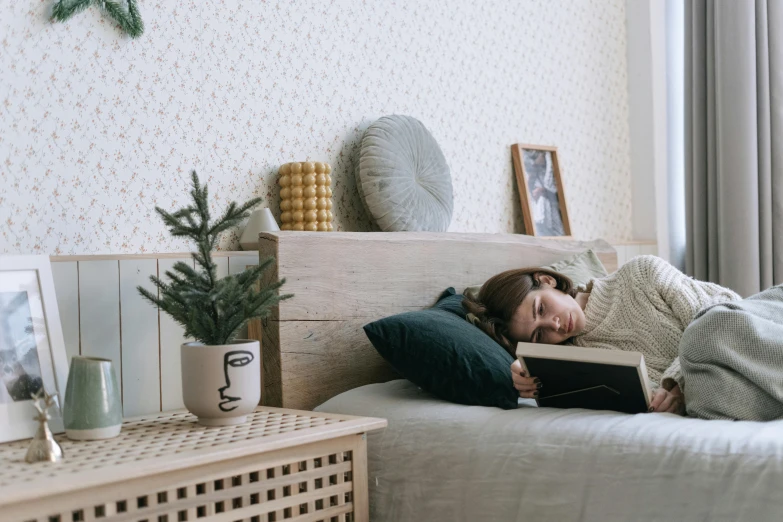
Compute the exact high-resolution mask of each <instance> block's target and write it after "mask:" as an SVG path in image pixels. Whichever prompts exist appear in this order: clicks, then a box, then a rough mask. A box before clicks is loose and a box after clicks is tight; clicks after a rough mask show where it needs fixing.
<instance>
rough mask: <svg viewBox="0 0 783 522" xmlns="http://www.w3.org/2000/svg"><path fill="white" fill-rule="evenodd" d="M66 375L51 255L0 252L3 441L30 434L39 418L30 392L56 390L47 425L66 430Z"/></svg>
mask: <svg viewBox="0 0 783 522" xmlns="http://www.w3.org/2000/svg"><path fill="white" fill-rule="evenodd" d="M67 379H68V359H67V357H66V354H65V341H64V340H63V331H62V325H61V324H60V314H59V310H58V308H57V298H56V296H55V289H54V279H53V277H52V267H51V264H50V262H49V257H48V256H45V255H43V256H37V255H36V256H0V443H2V442H8V441H12V440H19V439H25V438H30V437H32V436H33V435H35V432H36V429H37V428H38V422H37V421H35V420H33V417H34V416H35V413H36V411H35V408H34V407H33V401H32V399H31V398H29V399H24V396H25V395H28V394H29V392H30V391H34V390H36V389H40V387H41V385H42V386H43V387H44V389H45V390H46V391H47V392H48V393H50V394H54V393H57V398H56V400H55V406H54V407H53V408H50V409H49V414H50V415H51V420H50V421H49V428H50V429H51V430H52V432H54V433H60V432H62V431H63V416H62V406H61V405H62V403H63V394H64V393H65V384H66V382H67Z"/></svg>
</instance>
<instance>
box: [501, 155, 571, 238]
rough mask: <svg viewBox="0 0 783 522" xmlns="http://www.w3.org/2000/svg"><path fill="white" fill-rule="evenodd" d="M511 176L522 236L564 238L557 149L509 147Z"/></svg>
mask: <svg viewBox="0 0 783 522" xmlns="http://www.w3.org/2000/svg"><path fill="white" fill-rule="evenodd" d="M511 156H512V159H513V161H514V173H515V175H516V178H517V188H518V189H519V202H520V204H521V205H522V219H524V221H525V234H528V235H531V236H540V237H568V236H570V235H571V224H570V223H569V221H568V208H567V207H566V200H565V194H564V193H563V183H562V181H561V179H560V163H559V162H558V160H557V147H549V146H547V145H522V144H519V143H517V144H514V145H512V146H511Z"/></svg>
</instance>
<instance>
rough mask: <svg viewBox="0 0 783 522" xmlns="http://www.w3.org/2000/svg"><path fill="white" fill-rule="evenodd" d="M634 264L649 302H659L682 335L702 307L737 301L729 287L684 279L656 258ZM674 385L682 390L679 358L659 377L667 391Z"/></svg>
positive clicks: (647, 257) (668, 265)
mask: <svg viewBox="0 0 783 522" xmlns="http://www.w3.org/2000/svg"><path fill="white" fill-rule="evenodd" d="M634 262H635V263H636V264H637V269H638V274H637V275H638V276H640V277H639V279H641V281H643V282H644V283H645V284H648V285H649V286H648V287H647V290H648V292H649V294H650V297H651V301H653V302H654V303H655V302H659V300H660V301H662V302H663V303H664V304H665V306H666V308H668V309H669V310H671V313H672V315H673V317H674V319H675V320H676V321H677V322H678V323H679V325H680V329H681V330H682V331H683V332H684V331H685V328H687V327H688V325H689V324H690V323H691V321H693V318H694V317H695V316H696V314H697V313H698V312H699V311H700V310H701V309H702V308H704V307H706V306H709V305H712V304H716V303H722V302H726V301H733V300H736V299H740V296H739V295H737V294H736V293H735V292H733V291H732V290H729V289H728V288H724V287H722V286H720V285H716V284H714V283H707V282H705V281H699V280H696V279H693V278H691V277H688V276H686V275H685V274H683V273H682V272H680V271H679V270H678V269H677V268H675V267H673V266H672V265H670V264H669V263H667V262H666V261H664V260H663V259H661V258H659V257H655V256H641V257H639V258H636V259H634ZM675 384H678V385H679V386H680V389H681V390H683V391H684V390H685V383H684V382H683V379H682V373H681V371H680V358H679V357H676V358H675V359H674V361H672V363H671V364H670V365H669V367H668V368H667V369H666V371H664V372H663V376H662V378H661V386H663V387H664V388H665V389H667V390H670V389H672V388H673V387H674V386H675Z"/></svg>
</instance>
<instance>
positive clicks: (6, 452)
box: [0, 408, 385, 522]
mask: <svg viewBox="0 0 783 522" xmlns="http://www.w3.org/2000/svg"><path fill="white" fill-rule="evenodd" d="M194 420H195V418H194V417H193V416H192V415H190V414H188V413H184V412H178V413H172V414H160V415H155V416H150V417H145V418H142V419H137V420H134V421H130V422H127V423H126V424H125V425H124V426H123V431H122V434H121V435H120V437H118V438H116V439H109V440H104V441H94V442H75V441H68V440H65V439H62V438H60V439H61V443H62V446H63V449H64V451H65V454H66V460H64V461H63V462H62V463H61V464H59V465H51V464H37V465H27V464H25V463H24V462H23V457H24V450H25V449H26V445H27V441H20V442H14V443H10V444H4V445H0V463H2V470H0V492H2V493H0V519H2V520H3V522H5V521H6V520H8V521H12V520H13V521H16V520H18V521H20V522H25V521H28V520H29V521H35V522H88V521H90V522H125V521H145V522H184V521H192V520H207V519H208V520H220V521H226V522H230V521H236V520H242V521H248V522H249V521H252V522H273V521H274V522H277V521H281V520H296V521H326V522H338V521H339V522H353V521H356V522H360V521H362V520H365V518H364V516H365V513H366V488H367V484H366V481H367V479H366V476H367V475H366V442H365V440H364V436H363V435H362V432H364V431H368V430H371V429H377V428H379V427H383V425H385V421H383V420H382V419H362V418H352V417H347V416H339V415H328V414H317V413H311V412H294V411H290V410H277V409H273V408H264V409H259V411H257V412H256V413H255V414H253V415H252V416H250V418H249V422H247V423H246V424H243V425H239V426H227V427H223V428H206V427H203V426H199V425H197V424H195V422H194ZM355 477H356V479H357V480H359V482H358V483H356V482H355ZM357 495H358V499H359V500H358V502H359V504H361V506H360V508H361V509H360V510H359V511H356V508H357ZM22 497H25V498H24V499H23V498H22ZM36 497H37V498H36ZM20 500H25V501H24V502H20Z"/></svg>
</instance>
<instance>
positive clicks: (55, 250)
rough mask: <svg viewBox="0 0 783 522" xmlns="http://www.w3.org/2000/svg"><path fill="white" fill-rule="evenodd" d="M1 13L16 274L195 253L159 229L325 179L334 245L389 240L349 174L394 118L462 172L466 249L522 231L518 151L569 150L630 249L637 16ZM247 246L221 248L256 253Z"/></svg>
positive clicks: (6, 208)
mask: <svg viewBox="0 0 783 522" xmlns="http://www.w3.org/2000/svg"><path fill="white" fill-rule="evenodd" d="M52 1H53V0H14V1H6V2H0V76H1V77H2V81H0V122H1V123H2V131H1V132H0V253H47V254H92V253H94V254H98V253H142V252H166V251H184V250H186V249H187V248H188V245H187V244H186V243H184V242H183V241H181V240H175V239H172V238H171V237H169V235H168V233H167V232H166V230H165V228H164V227H163V225H162V223H161V222H160V220H159V219H158V217H157V215H156V214H155V212H154V208H155V206H156V205H158V206H161V207H164V208H167V209H173V208H176V207H178V206H180V205H182V204H183V203H185V202H186V200H187V183H188V177H189V171H190V170H191V169H196V170H197V171H198V173H199V174H200V176H201V178H202V180H203V181H206V182H208V183H209V186H210V189H211V194H212V198H213V199H212V203H213V205H214V211H215V213H218V212H219V211H220V210H221V209H222V208H223V207H224V206H225V205H226V203H227V202H229V201H231V200H244V199H246V198H249V197H251V196H261V197H263V198H264V199H265V200H266V202H267V204H268V205H269V206H270V207H271V208H272V211H273V212H274V213H275V215H276V216H278V217H279V213H280V210H279V207H278V203H277V187H276V185H275V181H276V172H277V167H278V166H279V165H280V164H282V163H285V162H288V161H294V160H296V161H303V160H305V159H310V160H313V161H326V162H329V163H331V164H332V166H333V169H334V172H333V174H332V176H333V178H334V203H335V225H336V229H337V230H348V231H365V230H371V226H370V223H369V221H368V218H367V216H366V214H365V212H364V210H363V209H362V206H361V203H360V201H359V199H358V196H357V193H356V187H355V183H354V177H353V170H354V164H355V159H356V157H357V151H358V147H359V143H360V140H361V136H362V133H363V131H364V130H365V129H366V128H367V126H368V125H369V124H370V123H372V122H373V121H374V120H375V119H377V118H379V117H380V116H383V115H387V114H395V113H396V114H408V115H411V116H414V117H416V118H418V119H420V120H421V121H422V122H424V124H425V125H426V126H427V127H428V128H429V129H430V131H431V132H432V133H433V135H434V136H435V138H436V139H437V140H438V142H439V143H440V145H441V147H442V149H443V152H444V154H445V156H446V158H447V159H448V161H449V164H450V166H451V169H452V176H453V182H454V189H455V204H454V218H453V221H452V224H451V228H450V230H451V231H454V232H490V233H496V232H502V233H506V232H519V231H520V227H521V222H522V219H521V212H520V210H519V202H518V196H517V193H516V188H515V182H514V177H513V171H512V167H511V154H510V148H509V147H510V145H511V144H513V143H517V142H521V143H540V144H550V145H556V146H557V147H559V151H560V160H561V164H562V173H563V178H564V179H563V184H564V186H565V189H566V197H567V200H568V206H569V213H570V216H571V221H572V230H573V233H574V235H575V236H576V237H578V238H592V237H604V238H609V239H614V240H622V239H629V238H630V235H631V220H630V215H631V203H630V201H631V180H630V175H629V130H628V95H627V78H626V36H625V12H624V2H625V0H558V1H553V0H524V1H520V0H504V1H501V0H486V1H481V2H475V1H473V0H426V1H422V0H384V1H382V0H331V1H326V0H324V1H320V0H309V1H303V0H296V1H294V0H254V1H246V0H245V1H240V0H209V1H201V0H182V1H171V0H165V1H164V0H140V1H139V6H140V9H141V11H142V15H143V17H144V22H145V25H146V33H145V34H144V36H142V37H141V38H140V39H138V40H131V39H130V38H128V37H127V36H124V35H123V34H122V33H120V32H119V31H118V30H117V29H116V28H115V27H114V26H113V25H112V23H111V21H110V20H109V19H108V18H106V17H104V16H102V14H101V12H100V9H98V8H96V7H92V8H90V9H89V10H88V11H86V12H84V13H81V14H79V15H77V16H76V17H74V18H72V19H71V20H69V21H68V22H66V23H63V24H53V23H50V22H49V21H48V16H49V13H50V10H51V4H52ZM240 232H241V231H239V230H238V231H237V232H236V233H234V234H230V235H227V236H226V237H225V238H224V239H223V241H222V243H221V248H224V249H236V248H238V235H239V233H240Z"/></svg>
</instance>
